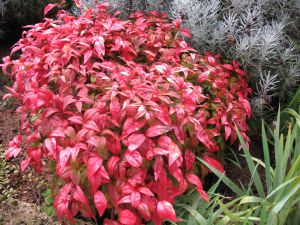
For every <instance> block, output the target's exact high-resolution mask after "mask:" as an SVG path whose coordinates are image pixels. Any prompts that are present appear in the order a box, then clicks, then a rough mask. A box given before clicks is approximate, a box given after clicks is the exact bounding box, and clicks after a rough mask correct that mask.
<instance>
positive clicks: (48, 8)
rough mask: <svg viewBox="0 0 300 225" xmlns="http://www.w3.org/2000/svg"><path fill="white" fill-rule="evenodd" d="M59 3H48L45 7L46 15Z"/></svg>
mask: <svg viewBox="0 0 300 225" xmlns="http://www.w3.org/2000/svg"><path fill="white" fill-rule="evenodd" d="M56 6H57V4H48V5H47V6H46V7H45V9H44V16H46V15H47V14H48V12H50V11H51V10H52V9H53V8H54V7H56Z"/></svg>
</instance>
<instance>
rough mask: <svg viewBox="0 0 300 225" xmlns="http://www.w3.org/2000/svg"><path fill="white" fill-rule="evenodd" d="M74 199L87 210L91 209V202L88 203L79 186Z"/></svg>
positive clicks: (74, 193) (75, 190)
mask: <svg viewBox="0 0 300 225" xmlns="http://www.w3.org/2000/svg"><path fill="white" fill-rule="evenodd" d="M72 197H73V199H75V200H76V201H78V202H80V203H82V204H83V205H84V206H85V207H86V208H89V202H88V200H87V198H86V197H85V195H84V193H83V191H82V189H81V188H80V186H79V185H76V186H75V189H74V192H73V196H72Z"/></svg>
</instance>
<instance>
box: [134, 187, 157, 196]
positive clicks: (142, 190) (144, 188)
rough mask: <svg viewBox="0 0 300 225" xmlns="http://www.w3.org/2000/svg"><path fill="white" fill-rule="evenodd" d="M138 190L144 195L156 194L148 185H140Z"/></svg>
mask: <svg viewBox="0 0 300 225" xmlns="http://www.w3.org/2000/svg"><path fill="white" fill-rule="evenodd" d="M137 190H138V191H139V192H141V193H143V194H144V195H149V196H154V194H153V193H152V191H150V189H149V188H146V187H139V188H138V189H137Z"/></svg>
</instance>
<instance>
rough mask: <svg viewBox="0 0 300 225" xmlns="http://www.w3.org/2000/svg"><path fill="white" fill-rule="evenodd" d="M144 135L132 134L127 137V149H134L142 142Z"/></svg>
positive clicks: (144, 138)
mask: <svg viewBox="0 0 300 225" xmlns="http://www.w3.org/2000/svg"><path fill="white" fill-rule="evenodd" d="M145 140H146V136H145V135H144V134H132V135H130V136H129V138H128V144H129V146H128V149H129V150H130V151H133V150H136V149H137V148H139V147H140V146H141V144H143V143H144V141H145Z"/></svg>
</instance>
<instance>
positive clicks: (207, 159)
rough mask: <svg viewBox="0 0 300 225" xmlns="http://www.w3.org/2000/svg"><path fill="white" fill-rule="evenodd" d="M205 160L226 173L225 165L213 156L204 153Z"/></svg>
mask: <svg viewBox="0 0 300 225" xmlns="http://www.w3.org/2000/svg"><path fill="white" fill-rule="evenodd" d="M203 159H204V161H205V162H207V163H208V164H209V165H210V166H212V167H214V168H216V169H217V170H219V171H220V172H221V173H225V171H224V168H223V166H222V165H221V164H220V163H219V162H218V161H217V160H215V159H214V158H211V157H209V156H207V155H204V157H203Z"/></svg>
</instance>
